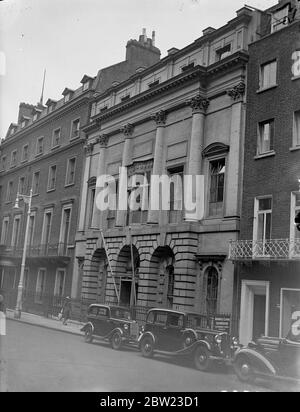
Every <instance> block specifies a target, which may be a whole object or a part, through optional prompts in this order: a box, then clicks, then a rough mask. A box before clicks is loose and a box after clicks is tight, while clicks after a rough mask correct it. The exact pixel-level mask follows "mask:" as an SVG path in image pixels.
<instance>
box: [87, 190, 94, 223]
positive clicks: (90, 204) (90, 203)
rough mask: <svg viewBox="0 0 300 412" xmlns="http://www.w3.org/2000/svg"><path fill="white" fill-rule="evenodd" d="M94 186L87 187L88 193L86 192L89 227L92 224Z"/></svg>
mask: <svg viewBox="0 0 300 412" xmlns="http://www.w3.org/2000/svg"><path fill="white" fill-rule="evenodd" d="M95 193H96V189H95V187H89V194H88V209H87V213H88V215H87V224H88V227H89V228H90V227H91V226H92V220H93V213H94V203H95Z"/></svg>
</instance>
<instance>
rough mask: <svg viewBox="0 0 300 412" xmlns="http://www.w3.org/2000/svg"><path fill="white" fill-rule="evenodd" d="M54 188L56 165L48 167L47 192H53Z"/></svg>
mask: <svg viewBox="0 0 300 412" xmlns="http://www.w3.org/2000/svg"><path fill="white" fill-rule="evenodd" d="M55 186H56V165H54V166H50V168H49V175H48V188H47V190H48V191H50V190H54V189H55Z"/></svg>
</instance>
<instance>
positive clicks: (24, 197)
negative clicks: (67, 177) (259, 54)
mask: <svg viewBox="0 0 300 412" xmlns="http://www.w3.org/2000/svg"><path fill="white" fill-rule="evenodd" d="M20 199H21V200H23V201H24V203H27V204H28V210H27V218H26V229H25V238H24V246H23V255H22V263H21V273H20V281H19V285H18V296H17V304H16V309H15V313H14V317H15V318H16V319H20V317H21V312H22V295H23V283H24V273H25V262H26V249H27V239H28V230H29V221H30V219H29V218H30V213H31V200H32V189H30V195H29V196H28V195H23V194H21V193H17V198H16V203H15V206H14V209H19V200H20Z"/></svg>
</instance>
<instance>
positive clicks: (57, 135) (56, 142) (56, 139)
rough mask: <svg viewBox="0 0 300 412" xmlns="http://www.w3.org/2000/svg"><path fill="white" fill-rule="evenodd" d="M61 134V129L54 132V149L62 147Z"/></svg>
mask: <svg viewBox="0 0 300 412" xmlns="http://www.w3.org/2000/svg"><path fill="white" fill-rule="evenodd" d="M60 133H61V129H56V130H54V132H53V137H52V147H57V146H59V145H60Z"/></svg>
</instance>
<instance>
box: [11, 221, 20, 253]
mask: <svg viewBox="0 0 300 412" xmlns="http://www.w3.org/2000/svg"><path fill="white" fill-rule="evenodd" d="M20 227H21V216H15V217H14V222H13V229H12V238H11V246H12V247H16V246H18V245H19V243H20Z"/></svg>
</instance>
